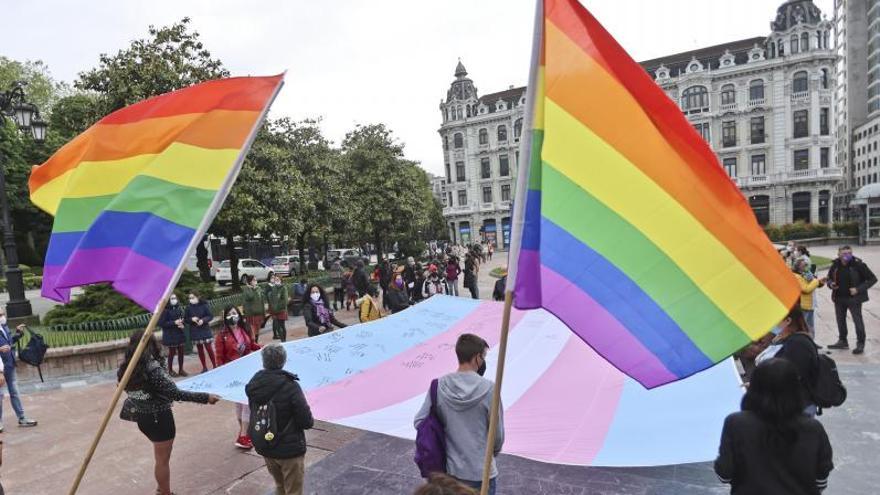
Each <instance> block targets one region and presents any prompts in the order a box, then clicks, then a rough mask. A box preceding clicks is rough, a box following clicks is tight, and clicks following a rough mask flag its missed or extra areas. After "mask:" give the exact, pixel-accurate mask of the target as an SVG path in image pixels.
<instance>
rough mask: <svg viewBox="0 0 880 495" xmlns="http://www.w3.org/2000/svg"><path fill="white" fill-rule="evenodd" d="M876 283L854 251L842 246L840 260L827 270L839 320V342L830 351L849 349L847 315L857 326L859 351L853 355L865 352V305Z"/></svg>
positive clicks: (832, 345) (830, 347) (832, 298)
mask: <svg viewBox="0 0 880 495" xmlns="http://www.w3.org/2000/svg"><path fill="white" fill-rule="evenodd" d="M876 283H877V277H876V276H875V275H874V272H872V271H871V269H870V268H868V265H866V264H865V263H864V262H863V261H862V260H860V259H859V258H856V257H855V256H853V254H852V248H850V247H849V246H842V247H841V248H840V249H838V251H837V259H836V260H834V261H833V262H832V263H831V268H830V269H829V270H828V287H829V288H830V289H831V300H832V301H834V313H835V316H836V317H837V334H838V338H837V342H835V343H834V344H831V345H829V346H828V348H829V349H841V350H842V349H849V341H848V340H847V333H848V331H847V328H846V313H847V311H848V312H849V313H850V314H851V315H852V319H853V325H855V327H856V348H855V349H853V351H852V352H853V354H862V353H864V352H865V320H864V319H863V318H862V304H864V303H866V302H868V289H870V288H871V287H873V286H874V284H876Z"/></svg>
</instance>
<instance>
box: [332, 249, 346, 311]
mask: <svg viewBox="0 0 880 495" xmlns="http://www.w3.org/2000/svg"><path fill="white" fill-rule="evenodd" d="M329 271H330V283H331V284H333V310H334V311H338V310H339V308H341V307H342V306H343V305H344V301H345V286H344V281H343V279H342V263H340V262H339V260H336V261H334V262H333V264H331V265H330V270H329Z"/></svg>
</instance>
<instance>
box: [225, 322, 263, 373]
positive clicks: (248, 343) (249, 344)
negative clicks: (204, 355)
mask: <svg viewBox="0 0 880 495" xmlns="http://www.w3.org/2000/svg"><path fill="white" fill-rule="evenodd" d="M240 326H241V329H242V330H243V333H244V337H245V345H244V351H243V352H242V353H241V354H239V352H238V343H237V342H236V340H235V337H234V336H233V335H232V332H231V331H230V330H228V329H227V328H225V327H224V328H223V330H221V331H220V333H218V334H217V337H216V338H215V339H214V353H215V354H216V355H217V365H218V366H222V365H224V364H226V363H231V362H232V361H235V360H236V359H238V358H240V357H242V356H247V355H248V354H250V353H251V352H253V351H258V350H260V344H257V343H255V342H254V341H253V340H251V334H250V332H249V331H248V330H247V327H245V326H243V325H240Z"/></svg>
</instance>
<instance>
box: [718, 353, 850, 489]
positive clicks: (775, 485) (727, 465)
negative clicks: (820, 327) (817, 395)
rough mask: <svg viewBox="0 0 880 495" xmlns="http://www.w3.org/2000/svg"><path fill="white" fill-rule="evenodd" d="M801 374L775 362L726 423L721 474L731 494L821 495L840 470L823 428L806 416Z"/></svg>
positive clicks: (761, 371) (755, 378)
mask: <svg viewBox="0 0 880 495" xmlns="http://www.w3.org/2000/svg"><path fill="white" fill-rule="evenodd" d="M798 381H799V377H798V372H797V369H796V368H795V366H794V365H793V364H791V362H789V361H787V360H785V359H779V358H771V359H769V360H767V361H764V362H762V363H761V364H760V365H758V367H757V368H755V371H754V372H753V373H752V378H751V382H750V383H749V387H748V388H747V389H746V393H745V395H744V396H743V399H742V406H741V409H742V410H741V411H740V412H737V413H733V414H731V415H730V416H728V417H727V419H725V420H724V428H723V429H722V432H721V445H720V446H719V449H718V458H717V459H716V460H715V473H716V474H717V475H718V478H719V479H720V480H721V482H722V483H727V484H729V485H730V493H731V494H735V495H736V494H739V495H748V494H764V493H767V494H773V495H788V494H791V495H795V494H809V495H819V493H821V492H822V490H824V489H825V488H826V487H827V486H828V475H829V474H830V473H831V470H832V469H834V463H833V461H832V451H831V442H829V441H828V435H827V434H826V433H825V429H824V428H823V427H822V423H820V422H819V421H817V420H816V419H814V418H811V417H809V416H806V415H804V414H803V412H802V411H803V406H804V401H803V397H802V396H801V393H800V390H801V389H800V386H799V384H798Z"/></svg>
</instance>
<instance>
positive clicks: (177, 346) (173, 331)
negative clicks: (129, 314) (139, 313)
mask: <svg viewBox="0 0 880 495" xmlns="http://www.w3.org/2000/svg"><path fill="white" fill-rule="evenodd" d="M184 318H185V317H184V311H183V305H181V304H180V301H179V300H178V298H177V294H171V297H169V298H168V304H166V305H165V309H164V310H162V316H160V317H159V327H160V328H161V329H162V345H163V346H164V347H165V348H166V349H168V374H169V375H171V376H187V373H186V371H184V370H183V344H184V343H186V334H185V333H183V332H184V326H185V325H186V320H185V319H184ZM175 354H176V355H177V369H178V371H179V373H175V372H174V370H173V369H172V365H173V364H174V355H175Z"/></svg>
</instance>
